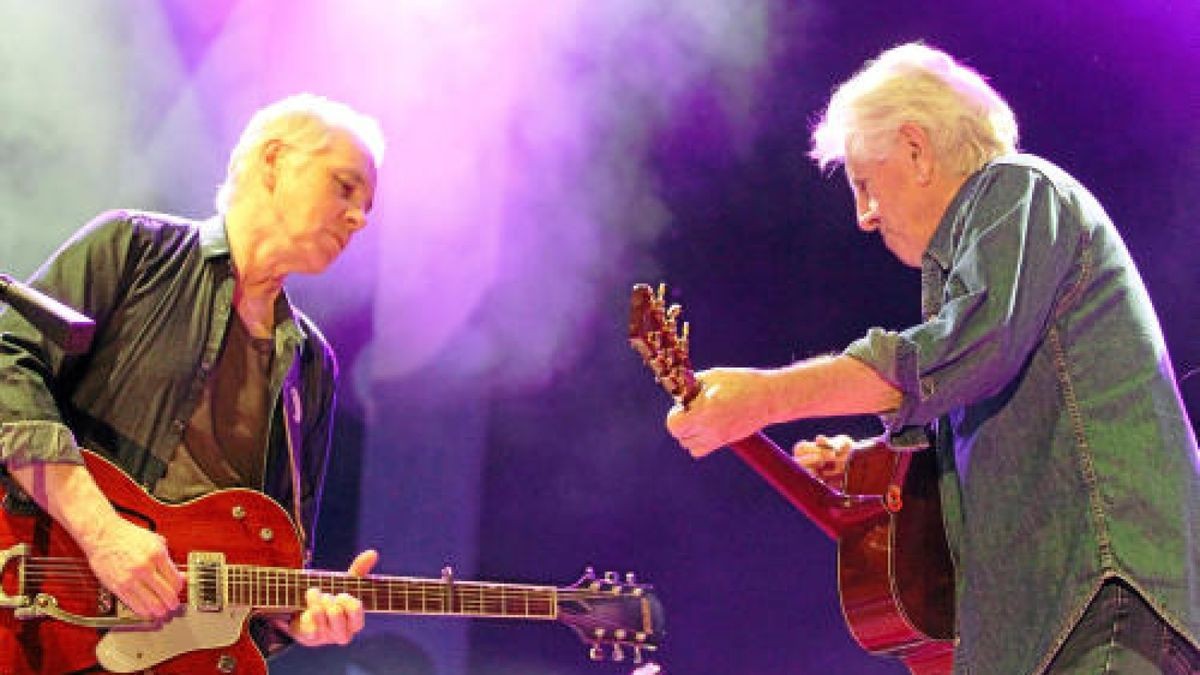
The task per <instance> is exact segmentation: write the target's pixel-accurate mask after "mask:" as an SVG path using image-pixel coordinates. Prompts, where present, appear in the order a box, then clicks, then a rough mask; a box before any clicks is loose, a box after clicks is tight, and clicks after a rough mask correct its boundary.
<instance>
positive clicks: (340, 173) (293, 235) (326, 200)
mask: <svg viewBox="0 0 1200 675" xmlns="http://www.w3.org/2000/svg"><path fill="white" fill-rule="evenodd" d="M276 169H277V173H276V184H275V190H274V195H273V203H274V208H275V210H276V212H277V213H278V214H279V216H280V221H281V226H282V227H281V230H280V232H279V234H280V235H281V236H280V237H279V239H278V241H279V242H280V245H281V246H282V247H283V249H284V254H285V256H286V257H287V258H288V259H289V261H290V263H291V264H290V267H292V268H293V269H292V271H295V272H307V273H314V272H321V271H323V270H325V268H327V267H328V266H329V265H330V264H331V263H332V262H333V261H334V260H335V259H337V257H338V256H339V255H340V254H341V252H342V251H343V250H344V249H345V248H346V245H347V244H349V242H350V237H351V235H353V234H354V233H355V232H357V231H358V230H361V229H362V228H364V227H366V225H367V213H369V212H370V210H371V205H372V200H373V199H374V197H375V165H374V162H373V161H372V159H371V155H370V153H368V152H367V151H366V150H365V149H364V148H363V147H362V145H361V144H360V143H359V142H358V141H357V140H355V139H354V137H353V136H351V135H350V134H348V133H345V132H341V131H339V132H336V133H335V134H334V137H333V140H332V142H331V143H330V145H329V146H328V147H326V148H325V149H323V150H319V151H317V152H307V151H304V150H299V149H295V148H281V150H280V154H279V156H278V159H277V166H276Z"/></svg>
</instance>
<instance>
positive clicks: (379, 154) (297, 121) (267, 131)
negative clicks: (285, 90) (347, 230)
mask: <svg viewBox="0 0 1200 675" xmlns="http://www.w3.org/2000/svg"><path fill="white" fill-rule="evenodd" d="M336 131H345V132H347V133H349V134H351V135H352V136H354V137H355V138H356V139H358V141H359V142H360V143H362V144H363V145H364V146H365V147H366V149H367V152H369V153H370V154H371V158H372V159H373V160H374V162H375V166H376V167H379V166H380V165H381V164H382V163H383V152H384V147H385V142H384V139H383V130H382V129H380V127H379V122H378V121H376V120H375V119H374V118H372V117H369V116H367V115H364V114H362V113H359V112H357V111H355V110H354V109H352V108H351V107H350V106H348V105H346V104H344V103H339V102H337V101H334V100H331V99H328V98H325V97H324V96H317V95H316V94H307V93H306V94H295V95H292V96H289V97H287V98H284V99H281V100H279V101H276V102H275V103H272V104H270V105H268V106H266V107H265V108H262V109H261V110H259V111H258V112H256V113H254V116H253V117H251V118H250V122H249V123H247V124H246V128H245V130H243V131H242V136H241V138H239V139H238V142H237V145H235V146H234V148H233V151H232V152H231V153H229V167H228V168H227V169H226V172H225V181H224V182H223V183H221V185H220V187H218V188H217V195H216V206H217V212H218V213H225V212H226V211H227V210H228V209H229V204H230V201H231V200H232V199H233V193H234V192H235V191H236V190H237V187H238V184H239V182H240V181H241V179H242V176H243V174H244V173H245V171H246V167H247V165H248V160H250V159H251V158H253V157H256V156H257V155H258V154H259V153H260V152H261V151H262V148H263V146H265V145H266V144H267V143H269V142H270V141H272V140H279V141H283V142H284V143H286V144H287V145H290V146H292V147H295V148H299V149H301V150H305V151H308V152H317V151H320V150H322V149H324V148H326V147H328V146H329V144H330V142H331V139H332V135H333V134H334V133H335V132H336Z"/></svg>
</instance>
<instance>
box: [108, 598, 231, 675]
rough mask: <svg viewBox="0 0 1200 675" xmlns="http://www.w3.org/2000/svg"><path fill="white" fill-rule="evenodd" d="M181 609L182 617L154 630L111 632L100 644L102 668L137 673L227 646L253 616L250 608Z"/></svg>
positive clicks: (116, 629)
mask: <svg viewBox="0 0 1200 675" xmlns="http://www.w3.org/2000/svg"><path fill="white" fill-rule="evenodd" d="M181 609H183V612H182V614H181V615H180V616H176V617H174V618H172V619H171V620H170V621H168V622H167V623H165V624H163V625H161V626H158V627H156V628H153V629H144V628H141V629H139V628H115V629H112V630H109V631H108V632H107V633H105V635H104V637H102V638H100V642H99V643H98V644H97V645H96V658H97V659H98V660H99V662H100V665H101V666H103V667H104V669H105V670H109V671H112V672H114V673H133V672H138V671H141V670H145V669H147V668H151V667H153V666H156V665H158V664H160V663H162V662H163V661H166V660H167V659H170V658H174V657H176V656H179V655H180V654H184V653H187V652H191V651H195V650H199V649H215V648H217V647H226V646H228V645H231V644H233V643H234V642H236V641H237V639H238V638H239V637H240V636H241V633H242V625H243V624H244V623H245V621H246V618H247V617H248V616H249V614H250V608H248V607H228V608H226V609H225V610H224V611H221V612H202V611H199V610H195V609H191V608H187V607H184V608H181Z"/></svg>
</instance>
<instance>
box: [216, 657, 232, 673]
mask: <svg viewBox="0 0 1200 675" xmlns="http://www.w3.org/2000/svg"><path fill="white" fill-rule="evenodd" d="M236 669H237V659H235V658H233V657H232V656H230V655H229V654H222V655H221V656H220V657H219V658H217V672H219V673H232V672H233V671H234V670H236Z"/></svg>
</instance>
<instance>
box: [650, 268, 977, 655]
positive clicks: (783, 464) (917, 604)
mask: <svg viewBox="0 0 1200 675" xmlns="http://www.w3.org/2000/svg"><path fill="white" fill-rule="evenodd" d="M664 295H665V289H664V288H663V287H662V286H660V287H659V289H658V291H657V293H656V292H655V291H653V290H652V289H651V288H650V287H649V286H647V285H645V284H638V285H636V286H634V288H633V296H632V299H631V304H630V319H629V341H630V344H631V345H632V346H633V347H634V349H635V350H637V352H638V353H639V354H641V356H642V358H643V359H644V360H645V362H646V364H647V365H648V366H649V367H650V369H651V370H652V371H653V372H654V375H655V377H656V378H657V379H658V381H659V383H660V384H662V386H663V387H664V388H665V389H666V390H667V392H668V393H669V394H671V395H672V396H674V397H675V399H676V400H677V401H679V402H680V403H682V404H683V405H687V403H688V402H689V401H691V400H692V399H693V398H695V396H696V395H697V394H699V393H700V389H701V385H700V383H699V382H698V381H697V380H696V378H695V376H694V374H693V371H692V366H691V360H690V356H689V354H688V335H687V333H688V330H687V324H683V325H682V327H681V326H680V325H679V316H680V314H681V312H682V309H681V308H680V307H679V306H678V305H673V306H671V307H669V308H668V307H665V301H664ZM730 448H731V449H732V450H733V451H734V452H735V453H737V455H738V456H739V457H740V458H741V459H742V460H743V461H745V462H746V463H747V464H749V465H750V466H751V467H752V468H753V469H754V470H755V471H757V472H758V473H759V474H760V475H762V477H763V478H765V479H766V480H767V482H768V483H769V484H770V485H771V486H772V487H774V488H775V489H776V490H777V491H779V493H780V494H782V495H783V496H784V497H786V498H787V499H788V501H790V502H791V503H792V504H793V505H794V506H796V507H797V508H798V509H800V511H802V512H803V513H804V514H805V515H806V516H808V517H809V518H810V519H811V520H812V521H813V523H815V524H816V525H817V527H819V528H820V529H821V531H822V532H824V533H825V534H826V535H828V536H829V537H830V538H832V539H833V540H834V541H836V542H837V546H838V594H839V598H840V600H841V604H842V611H843V614H844V615H845V617H846V623H847V625H848V627H849V629H850V633H851V634H852V635H853V636H854V639H855V640H857V641H858V643H859V644H860V645H861V646H862V647H863V648H864V649H866V650H867V651H868V652H870V653H872V654H876V655H880V656H890V657H895V658H899V659H901V660H902V661H903V662H904V663H905V665H907V666H908V668H909V670H910V671H911V672H912V673H913V674H914V675H942V674H944V673H950V672H951V671H952V670H953V663H954V660H953V657H954V655H953V651H954V645H953V635H954V569H953V564H952V562H951V559H950V553H949V549H948V548H947V546H946V540H945V535H944V530H943V527H942V519H941V501H940V498H939V495H938V487H937V478H936V458H935V457H934V456H933V453H932V452H915V453H912V452H899V451H895V450H892V449H891V448H889V447H887V446H886V445H885V444H883V443H881V442H878V441H868V442H863V443H860V444H858V445H857V446H855V448H854V449H853V451H852V452H851V455H850V457H849V460H848V462H847V465H846V475H845V480H844V487H843V488H842V489H840V490H835V489H833V488H831V487H830V486H829V485H827V484H826V483H825V482H824V481H822V480H820V479H818V478H816V477H815V476H813V475H812V474H810V473H809V472H808V471H807V470H805V469H804V468H803V467H801V466H800V465H799V464H798V463H797V462H795V461H794V460H793V459H792V457H791V456H790V455H788V454H787V453H786V452H784V451H783V450H781V449H780V448H779V447H778V446H777V445H775V443H773V442H772V441H771V440H770V439H769V438H767V437H766V436H764V435H763V434H761V433H758V434H755V435H753V436H750V437H748V438H744V439H742V440H740V441H737V442H734V443H732V444H731V445H730Z"/></svg>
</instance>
